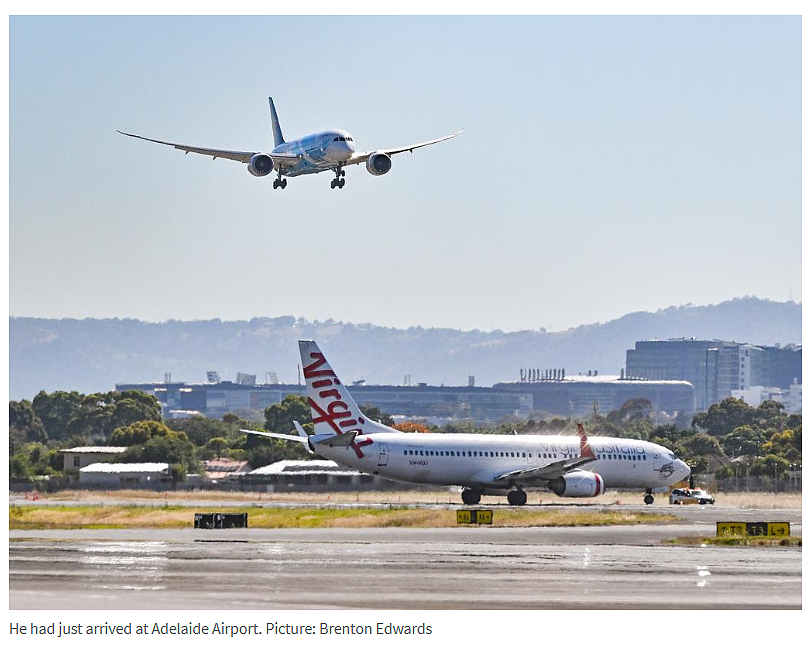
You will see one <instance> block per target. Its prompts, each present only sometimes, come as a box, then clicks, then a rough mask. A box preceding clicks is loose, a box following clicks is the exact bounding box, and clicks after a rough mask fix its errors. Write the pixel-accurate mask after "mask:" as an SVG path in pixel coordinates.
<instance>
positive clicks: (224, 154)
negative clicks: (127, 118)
mask: <svg viewBox="0 0 808 651" xmlns="http://www.w3.org/2000/svg"><path fill="white" fill-rule="evenodd" d="M118 133H120V134H121V135H123V136H129V137H130V138H138V139H139V140H146V141H148V142H156V143H157V144H158V145H168V146H169V147H173V148H174V149H179V150H180V151H184V152H185V153H186V154H202V155H203V156H212V157H213V160H216V159H217V158H226V159H228V160H234V161H238V162H239V163H249V162H250V159H251V158H252V157H253V156H255V154H258V153H260V152H257V151H230V150H228V149H208V148H206V147H194V146H193V145H181V144H179V143H176V142H166V141H165V140H155V139H154V138H146V137H145V136H138V135H135V134H134V133H126V132H125V131H118ZM269 156H270V157H271V158H272V160H273V161H275V162H277V163H280V164H281V165H282V166H291V165H296V164H297V163H298V162H300V158H299V157H297V156H290V155H288V154H269Z"/></svg>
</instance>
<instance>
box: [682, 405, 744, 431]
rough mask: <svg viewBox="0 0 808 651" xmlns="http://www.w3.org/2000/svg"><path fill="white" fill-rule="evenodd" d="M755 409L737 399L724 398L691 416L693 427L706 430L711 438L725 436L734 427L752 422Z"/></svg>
mask: <svg viewBox="0 0 808 651" xmlns="http://www.w3.org/2000/svg"><path fill="white" fill-rule="evenodd" d="M754 415H755V408H754V407H750V406H749V405H748V404H746V403H745V402H744V401H743V400H739V399H738V398H725V399H724V400H722V401H721V402H717V403H715V404H714V405H711V406H710V408H709V409H708V410H707V411H705V412H701V413H700V414H696V415H695V416H693V427H698V428H699V429H704V430H707V433H708V434H710V435H711V436H725V435H726V434H729V433H730V432H731V431H732V430H734V429H735V428H736V427H741V426H742V425H747V424H749V423H751V422H752V419H753V418H754Z"/></svg>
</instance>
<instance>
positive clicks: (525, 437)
mask: <svg viewBox="0 0 808 651" xmlns="http://www.w3.org/2000/svg"><path fill="white" fill-rule="evenodd" d="M298 346H299V348H300V361H301V362H302V370H303V377H304V378H305V380H306V394H307V398H308V403H309V406H310V407H311V414H312V425H313V427H314V434H313V435H311V436H309V435H308V434H306V432H305V431H304V430H303V427H302V426H301V425H300V423H298V422H297V421H295V428H296V430H297V435H292V434H285V433H281V432H257V431H254V430H242V431H245V432H248V433H252V434H260V435H262V436H268V437H273V438H281V439H291V440H295V441H298V442H299V443H302V444H304V445H306V446H307V447H308V449H309V451H310V452H313V453H316V454H319V455H321V456H323V457H325V458H327V459H331V460H332V461H336V462H337V463H339V464H342V465H344V466H348V467H351V468H354V469H356V470H358V471H360V472H363V473H367V474H370V475H377V476H379V477H383V478H385V479H392V480H396V481H403V482H410V483H414V484H432V485H438V486H461V487H463V488H464V490H463V494H462V497H463V502H464V503H466V504H477V503H479V501H480V497H481V495H483V494H486V493H493V494H499V493H507V495H508V503H509V504H511V505H514V506H522V505H524V504H525V503H526V502H527V494H526V492H525V489H526V488H543V487H546V488H549V489H550V490H552V491H553V492H554V493H555V494H556V495H559V496H563V497H597V496H599V495H602V494H603V493H604V491H605V490H607V489H609V488H641V489H643V490H645V492H646V496H645V503H646V504H650V503H652V502H653V495H651V493H652V492H653V489H655V488H661V487H665V486H670V485H672V484H675V483H677V482H680V481H682V480H683V479H685V478H687V476H688V475H689V474H690V468H689V467H688V465H687V464H686V463H685V462H684V461H682V460H681V459H677V458H676V455H675V454H674V453H673V452H671V451H670V450H668V449H667V448H665V447H663V446H661V445H657V444H655V443H649V442H647V441H637V440H633V439H621V438H611V437H597V436H596V437H592V438H591V439H590V438H588V437H587V435H586V431H585V430H584V426H583V424H581V423H578V436H559V435H555V436H553V435H542V434H522V435H519V434H471V433H468V434H464V433H457V434H438V433H431V432H423V433H421V432H419V433H406V432H400V431H398V430H395V429H393V428H391V427H389V426H387V425H384V424H383V423H379V422H377V421H374V420H371V419H370V418H368V417H367V415H365V414H364V413H363V411H362V409H361V408H360V407H359V406H358V405H357V404H356V401H355V400H354V399H353V397H352V396H351V393H350V390H349V389H348V387H346V386H345V384H344V383H343V382H342V381H341V380H340V379H339V377H338V376H337V374H336V372H335V371H334V369H333V368H332V367H331V365H330V364H329V362H328V360H327V359H326V358H325V355H324V354H323V353H322V351H321V350H320V348H319V346H318V345H317V343H316V342H314V341H308V340H301V341H299V342H298Z"/></svg>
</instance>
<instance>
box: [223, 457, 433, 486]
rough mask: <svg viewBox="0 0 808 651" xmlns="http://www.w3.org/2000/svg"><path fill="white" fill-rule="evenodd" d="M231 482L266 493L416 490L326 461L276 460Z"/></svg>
mask: <svg viewBox="0 0 808 651" xmlns="http://www.w3.org/2000/svg"><path fill="white" fill-rule="evenodd" d="M233 481H238V482H239V484H240V485H242V486H243V487H245V488H250V489H252V490H263V491H266V492H283V491H295V492H300V491H304V492H305V491H318V492H321V491H324V490H327V491H339V490H360V489H361V490H386V489H396V490H403V489H406V488H416V487H417V486H416V485H415V484H402V483H398V482H393V481H389V480H387V479H381V478H379V477H376V476H374V475H367V474H365V473H361V472H359V471H358V470H354V469H353V468H346V467H344V466H340V465H339V464H338V463H337V462H336V461H329V460H325V459H323V460H317V459H310V460H309V459H306V460H285V461H277V462H275V463H273V464H270V465H268V466H264V467H263V468H257V469H256V470H253V471H252V472H248V473H246V474H243V475H241V476H239V477H234V478H233Z"/></svg>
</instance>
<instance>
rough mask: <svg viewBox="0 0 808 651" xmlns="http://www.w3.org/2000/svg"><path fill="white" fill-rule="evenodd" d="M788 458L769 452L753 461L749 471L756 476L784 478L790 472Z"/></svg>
mask: <svg viewBox="0 0 808 651" xmlns="http://www.w3.org/2000/svg"><path fill="white" fill-rule="evenodd" d="M789 465H790V464H789V462H788V459H784V458H783V457H780V456H777V455H776V454H767V455H766V456H765V457H758V458H757V459H755V460H754V461H753V462H752V466H751V468H750V469H749V472H750V473H751V474H752V475H755V476H766V477H774V476H775V475H777V477H778V478H783V477H785V476H786V475H787V474H788V468H789Z"/></svg>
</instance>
